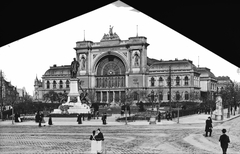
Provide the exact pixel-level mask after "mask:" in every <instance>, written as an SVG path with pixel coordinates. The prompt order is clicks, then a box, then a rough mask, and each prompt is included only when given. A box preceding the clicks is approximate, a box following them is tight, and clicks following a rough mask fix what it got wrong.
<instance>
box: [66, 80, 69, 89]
mask: <svg viewBox="0 0 240 154" xmlns="http://www.w3.org/2000/svg"><path fill="white" fill-rule="evenodd" d="M66 88H69V80H67V81H66Z"/></svg>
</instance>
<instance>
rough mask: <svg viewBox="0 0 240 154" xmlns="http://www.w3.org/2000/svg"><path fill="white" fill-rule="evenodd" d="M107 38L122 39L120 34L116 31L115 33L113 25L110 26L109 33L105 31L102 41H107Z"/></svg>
mask: <svg viewBox="0 0 240 154" xmlns="http://www.w3.org/2000/svg"><path fill="white" fill-rule="evenodd" d="M106 40H120V38H119V36H118V35H117V34H116V33H113V26H111V25H110V27H109V34H105V33H104V35H103V38H102V40H101V41H106Z"/></svg>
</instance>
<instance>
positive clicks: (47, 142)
mask: <svg viewBox="0 0 240 154" xmlns="http://www.w3.org/2000/svg"><path fill="white" fill-rule="evenodd" d="M237 122H238V124H236V123H237ZM239 123H240V118H236V119H233V120H232V121H229V122H226V123H224V124H222V125H219V126H216V127H215V128H214V131H213V137H212V138H205V137H204V139H205V140H208V141H209V142H211V143H213V144H216V148H215V151H214V152H213V151H212V150H209V149H207V148H204V146H203V147H197V146H195V145H194V144H191V143H189V142H187V141H186V140H184V138H186V137H189V136H190V135H191V134H198V135H199V134H204V124H173V125H148V126H134V125H132V126H130V125H121V126H82V125H79V126H54V125H53V126H46V127H41V128H39V127H38V126H37V125H36V126H27V125H21V126H20V125H4V126H0V133H1V136H0V153H3V154H11V153H59V154H62V153H84V154H87V153H89V151H90V140H89V137H90V135H91V132H92V130H96V129H97V128H101V130H102V132H103V134H104V137H105V141H104V145H105V151H106V153H108V154H120V153H121V154H124V153H128V154H135V153H139V154H142V153H144V154H150V153H151V154H152V153H158V154H167V153H189V154H190V153H191V154H192V153H209V154H210V153H211V154H212V153H221V149H220V147H218V146H217V145H218V144H219V143H218V141H217V140H218V137H219V135H220V133H219V132H220V130H221V129H222V127H229V128H228V129H229V130H230V127H231V131H230V133H231V132H232V133H233V134H234V135H237V136H236V138H237V137H239ZM236 131H238V134H237V132H236ZM201 136H202V135H201ZM230 147H231V149H233V151H236V150H240V149H239V148H238V147H240V143H239V142H234V140H233V143H232V145H231V146H230ZM218 150H219V152H218Z"/></svg>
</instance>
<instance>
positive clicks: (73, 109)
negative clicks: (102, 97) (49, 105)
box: [51, 78, 90, 114]
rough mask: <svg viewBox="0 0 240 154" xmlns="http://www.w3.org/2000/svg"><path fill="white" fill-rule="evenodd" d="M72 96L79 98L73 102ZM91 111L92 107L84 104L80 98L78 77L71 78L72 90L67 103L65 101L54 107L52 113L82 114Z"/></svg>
mask: <svg viewBox="0 0 240 154" xmlns="http://www.w3.org/2000/svg"><path fill="white" fill-rule="evenodd" d="M71 98H77V99H76V100H77V101H76V102H71ZM80 113H90V107H89V106H88V105H87V104H82V103H81V100H80V94H79V92H78V79H75V78H73V79H71V80H70V92H69V94H68V99H67V102H66V103H63V104H62V105H60V106H59V107H58V109H54V111H53V112H52V113H51V114H80Z"/></svg>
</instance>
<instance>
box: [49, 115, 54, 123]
mask: <svg viewBox="0 0 240 154" xmlns="http://www.w3.org/2000/svg"><path fill="white" fill-rule="evenodd" d="M52 124H53V123H52V116H51V115H49V119H48V125H52Z"/></svg>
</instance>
